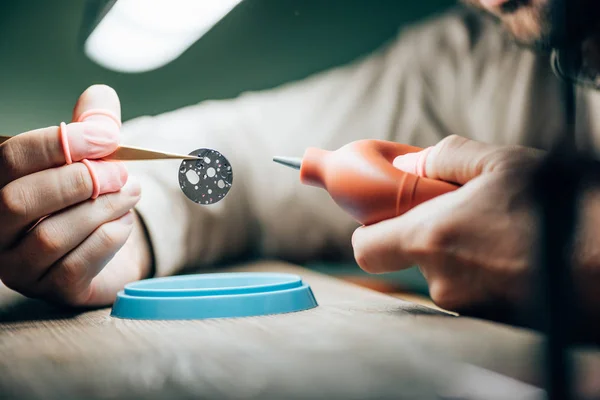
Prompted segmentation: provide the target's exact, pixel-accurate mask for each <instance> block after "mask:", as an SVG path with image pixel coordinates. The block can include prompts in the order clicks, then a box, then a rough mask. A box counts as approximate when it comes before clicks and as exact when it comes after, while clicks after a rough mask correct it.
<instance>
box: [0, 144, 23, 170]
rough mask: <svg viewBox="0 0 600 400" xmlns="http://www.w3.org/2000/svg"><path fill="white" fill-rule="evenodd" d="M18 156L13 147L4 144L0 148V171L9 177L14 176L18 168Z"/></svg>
mask: <svg viewBox="0 0 600 400" xmlns="http://www.w3.org/2000/svg"><path fill="white" fill-rule="evenodd" d="M19 158H20V157H19V155H18V154H17V150H16V149H15V146H12V145H11V143H9V142H6V143H4V144H3V145H2V146H0V171H1V172H2V174H3V175H8V176H9V177H11V176H15V174H16V172H17V169H18V166H19Z"/></svg>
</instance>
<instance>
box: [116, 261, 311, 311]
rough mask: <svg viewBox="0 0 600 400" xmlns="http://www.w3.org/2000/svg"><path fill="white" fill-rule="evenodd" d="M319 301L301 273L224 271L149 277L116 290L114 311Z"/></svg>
mask: <svg viewBox="0 0 600 400" xmlns="http://www.w3.org/2000/svg"><path fill="white" fill-rule="evenodd" d="M317 305H318V304H317V300H316V299H315V296H314V295H313V293H312V290H311V289H310V286H308V285H307V284H306V283H304V282H303V281H302V278H300V277H299V276H297V275H290V274H277V273H262V272H252V273H219V274H198V275H185V276H175V277H168V278H155V279H146V280H142V281H138V282H133V283H130V284H128V285H126V286H125V288H124V290H123V291H121V292H119V293H118V294H117V299H116V301H115V304H114V305H113V309H112V313H111V315H112V316H113V317H117V318H124V319H145V320H148V319H151V320H152V319H153V320H157V319H160V320H173V319H206V318H233V317H251V316H259V315H270V314H281V313H290V312H296V311H303V310H308V309H311V308H314V307H317Z"/></svg>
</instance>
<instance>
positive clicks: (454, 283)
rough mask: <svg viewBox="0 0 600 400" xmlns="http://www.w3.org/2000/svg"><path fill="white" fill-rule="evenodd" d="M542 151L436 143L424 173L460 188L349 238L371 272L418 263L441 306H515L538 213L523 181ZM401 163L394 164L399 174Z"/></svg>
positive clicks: (452, 140) (459, 141)
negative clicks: (457, 185)
mask: <svg viewBox="0 0 600 400" xmlns="http://www.w3.org/2000/svg"><path fill="white" fill-rule="evenodd" d="M542 156H543V152H541V151H537V150H534V149H529V148H525V147H517V146H510V147H509V146H492V145H487V144H483V143H479V142H475V141H472V140H467V139H465V138H462V137H458V136H451V137H448V138H446V139H444V140H442V141H441V142H440V143H439V144H437V145H436V146H434V147H433V148H432V149H431V151H430V153H429V155H428V156H427V159H426V163H425V175H426V176H427V177H429V178H432V179H439V180H444V181H448V182H453V183H457V184H459V185H462V187H461V188H459V189H458V190H456V191H454V192H451V193H448V194H445V195H442V196H439V197H437V198H434V199H432V200H430V201H428V202H426V203H423V204H421V205H419V206H417V207H415V208H414V209H412V210H410V211H409V212H407V213H405V214H404V215H402V216H399V217H397V218H393V219H390V220H387V221H383V222H380V223H377V224H374V225H371V226H366V227H361V228H358V229H357V230H356V232H355V233H354V235H353V238H352V239H353V246H354V254H355V258H356V260H357V262H358V264H359V265H360V266H361V268H363V269H364V270H366V271H367V272H371V273H383V272H391V271H396V270H400V269H404V268H408V267H411V266H413V265H419V267H420V269H421V271H422V273H423V275H424V276H425V279H426V280H427V282H428V285H429V290H430V295H431V298H432V299H433V301H434V302H435V303H436V304H438V305H439V306H440V307H442V308H445V309H448V310H455V311H462V310H470V309H479V308H481V307H483V308H485V306H486V305H489V304H494V305H498V304H501V305H516V304H519V303H520V302H522V301H523V300H524V296H526V295H527V292H528V286H527V285H528V284H529V276H530V273H531V269H530V265H531V261H532V256H533V254H532V252H531V250H532V248H533V246H534V240H535V234H536V232H535V223H534V222H535V220H534V218H535V215H534V213H533V211H534V210H533V204H532V201H531V200H532V199H531V197H530V195H529V192H528V183H529V182H528V178H529V177H530V173H531V172H533V170H534V167H535V166H536V165H537V164H538V163H539V161H540V160H541V158H542ZM405 164H406V163H405V162H402V160H399V159H397V160H396V162H395V165H396V166H397V167H399V168H401V169H403V167H402V165H405Z"/></svg>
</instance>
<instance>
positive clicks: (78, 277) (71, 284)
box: [52, 257, 85, 295]
mask: <svg viewBox="0 0 600 400" xmlns="http://www.w3.org/2000/svg"><path fill="white" fill-rule="evenodd" d="M84 277H85V266H84V265H83V263H82V262H81V261H80V260H77V259H75V258H71V257H69V258H67V259H65V260H64V261H63V262H62V263H61V264H60V265H59V266H58V268H57V270H56V271H55V273H54V275H53V277H52V283H53V286H55V287H56V288H57V290H60V291H61V292H62V293H63V295H66V294H68V293H72V292H73V291H74V290H73V289H75V288H77V287H78V286H79V285H80V284H81V282H82V281H83V279H84Z"/></svg>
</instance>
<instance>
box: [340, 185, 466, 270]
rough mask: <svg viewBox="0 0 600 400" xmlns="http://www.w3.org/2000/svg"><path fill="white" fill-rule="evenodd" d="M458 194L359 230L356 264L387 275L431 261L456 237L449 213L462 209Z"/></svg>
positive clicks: (356, 238) (439, 198)
mask: <svg viewBox="0 0 600 400" xmlns="http://www.w3.org/2000/svg"><path fill="white" fill-rule="evenodd" d="M457 193H458V192H455V193H448V194H447V195H445V196H443V197H438V198H434V199H431V200H430V201H428V202H427V203H423V204H421V205H419V206H417V207H415V208H413V209H412V210H410V211H409V212H407V213H406V214H403V215H402V216H399V217H396V218H392V219H388V220H385V221H383V222H379V223H377V224H373V225H369V226H363V227H360V228H358V229H357V230H356V231H355V232H354V235H353V236H352V246H353V248H354V257H355V259H356V261H357V263H358V264H359V265H360V267H361V268H362V269H364V270H365V271H367V272H370V273H384V272H391V271H398V270H401V269H406V268H410V267H412V266H415V265H418V264H420V263H424V262H425V263H429V262H431V261H432V258H435V257H436V256H439V255H440V252H441V251H442V250H444V249H446V247H447V244H448V242H449V240H450V239H451V238H452V235H454V233H453V232H452V229H451V228H452V226H453V225H452V221H450V222H448V221H449V219H448V210H453V209H456V208H457V207H460V202H461V199H462V198H461V197H460V196H458V195H457ZM440 221H445V223H442V222H440Z"/></svg>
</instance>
